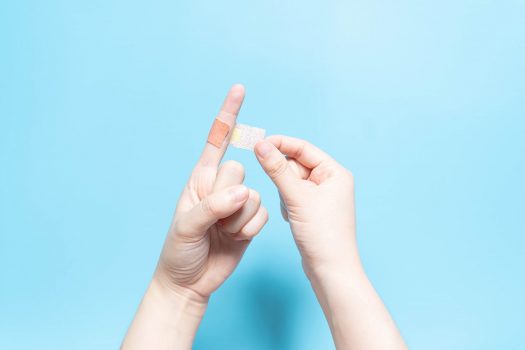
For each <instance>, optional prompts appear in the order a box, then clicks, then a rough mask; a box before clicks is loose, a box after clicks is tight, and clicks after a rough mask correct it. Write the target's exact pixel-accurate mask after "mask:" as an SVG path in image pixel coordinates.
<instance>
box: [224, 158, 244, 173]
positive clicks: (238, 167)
mask: <svg viewBox="0 0 525 350" xmlns="http://www.w3.org/2000/svg"><path fill="white" fill-rule="evenodd" d="M222 166H223V167H224V168H231V169H235V170H236V171H239V172H242V173H244V166H243V165H242V164H241V163H239V162H237V161H235V160H227V161H226V162H224V164H223V165H222Z"/></svg>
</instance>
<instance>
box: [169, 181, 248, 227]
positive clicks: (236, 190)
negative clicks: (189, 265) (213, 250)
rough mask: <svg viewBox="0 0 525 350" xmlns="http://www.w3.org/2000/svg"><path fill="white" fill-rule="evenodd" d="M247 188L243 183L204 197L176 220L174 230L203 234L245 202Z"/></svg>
mask: <svg viewBox="0 0 525 350" xmlns="http://www.w3.org/2000/svg"><path fill="white" fill-rule="evenodd" d="M248 197H249V191H248V188H246V186H244V185H236V186H231V187H227V188H225V189H223V190H221V191H218V192H215V193H212V194H210V195H209V196H207V197H204V199H202V200H201V201H200V202H199V203H198V204H197V205H196V206H195V207H193V209H191V210H190V211H189V212H188V213H187V214H186V215H184V216H183V217H182V218H181V219H180V220H179V222H178V225H177V228H176V231H177V232H179V233H182V234H185V235H191V236H196V235H204V234H205V233H206V231H207V230H208V229H209V228H210V227H211V226H212V225H213V224H215V223H216V222H217V221H218V220H219V219H224V218H226V217H228V216H230V215H232V214H234V213H235V212H236V211H238V210H239V209H241V207H242V206H243V205H244V203H246V201H247V200H248Z"/></svg>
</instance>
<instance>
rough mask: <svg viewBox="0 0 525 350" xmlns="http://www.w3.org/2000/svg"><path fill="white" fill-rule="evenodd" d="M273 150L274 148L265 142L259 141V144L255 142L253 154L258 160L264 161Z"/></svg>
mask: <svg viewBox="0 0 525 350" xmlns="http://www.w3.org/2000/svg"><path fill="white" fill-rule="evenodd" d="M274 148H275V146H274V145H272V144H271V143H270V142H268V141H267V140H261V141H259V142H257V143H256V144H255V147H254V150H255V154H256V155H257V156H258V157H259V158H262V159H264V158H265V157H267V156H268V155H269V154H270V153H271V152H272V150H273V149H274Z"/></svg>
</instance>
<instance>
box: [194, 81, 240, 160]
mask: <svg viewBox="0 0 525 350" xmlns="http://www.w3.org/2000/svg"><path fill="white" fill-rule="evenodd" d="M243 100H244V86H242V85H241V84H235V85H233V86H232V87H231V89H230V91H229V92H228V95H227V96H226V98H225V99H224V103H223V104H222V107H221V110H220V112H219V114H218V115H217V117H216V118H215V119H214V122H213V124H212V127H211V129H210V133H209V135H208V140H207V142H206V145H205V146H204V150H203V151H202V154H201V157H200V159H199V164H200V165H204V166H218V165H219V163H220V162H221V159H222V157H223V156H224V153H225V152H226V149H227V148H228V143H229V139H230V136H231V130H232V129H233V127H234V126H235V121H236V120H237V114H239V110H240V109H241V105H242V101H243Z"/></svg>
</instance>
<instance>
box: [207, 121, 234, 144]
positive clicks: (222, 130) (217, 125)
mask: <svg viewBox="0 0 525 350" xmlns="http://www.w3.org/2000/svg"><path fill="white" fill-rule="evenodd" d="M229 132H230V126H229V125H228V124H226V123H225V122H223V121H222V120H219V119H217V118H216V119H215V121H214V122H213V125H212V126H211V129H210V133H209V134H208V142H209V143H211V144H212V145H214V146H215V147H217V148H221V146H222V144H223V142H224V140H225V139H226V137H227V136H228V133H229Z"/></svg>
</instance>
